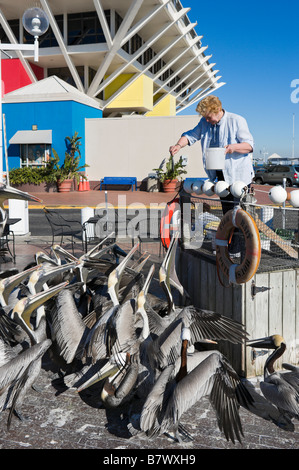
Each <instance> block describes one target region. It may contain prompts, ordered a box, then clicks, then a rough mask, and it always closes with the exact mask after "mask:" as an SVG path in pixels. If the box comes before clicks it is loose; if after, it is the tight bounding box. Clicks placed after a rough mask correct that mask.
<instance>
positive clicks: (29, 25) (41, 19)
mask: <svg viewBox="0 0 299 470" xmlns="http://www.w3.org/2000/svg"><path fill="white" fill-rule="evenodd" d="M22 21H23V26H24V28H25V29H26V31H27V32H28V33H29V34H31V35H32V36H34V44H10V43H9V44H3V43H1V41H0V56H1V52H4V51H34V62H38V38H39V36H41V35H42V34H44V33H45V32H46V31H47V29H48V28H49V20H48V17H47V15H46V13H45V12H44V11H43V10H42V9H41V8H38V7H34V8H29V9H28V10H26V11H25V13H24V14H23V19H22ZM7 171H8V168H7ZM0 183H3V128H2V72H1V57H0Z"/></svg>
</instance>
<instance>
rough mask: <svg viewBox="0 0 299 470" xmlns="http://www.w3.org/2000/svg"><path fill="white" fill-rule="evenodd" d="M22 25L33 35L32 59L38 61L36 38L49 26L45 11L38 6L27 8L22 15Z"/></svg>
mask: <svg viewBox="0 0 299 470" xmlns="http://www.w3.org/2000/svg"><path fill="white" fill-rule="evenodd" d="M22 21H23V26H24V28H25V29H26V31H27V32H28V33H29V34H31V35H32V36H34V39H35V41H34V46H35V48H34V61H35V62H37V61H38V38H39V37H40V36H41V35H42V34H44V33H45V32H46V31H47V29H48V28H49V19H48V17H47V15H46V13H45V12H44V11H43V10H42V9H41V8H38V7H34V8H28V10H26V11H25V13H24V15H23V20H22Z"/></svg>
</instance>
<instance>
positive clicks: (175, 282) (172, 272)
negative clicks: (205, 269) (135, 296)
mask: <svg viewBox="0 0 299 470" xmlns="http://www.w3.org/2000/svg"><path fill="white" fill-rule="evenodd" d="M178 237H179V234H178V233H176V234H175V235H174V236H173V237H172V239H171V241H170V244H169V247H168V249H167V252H166V255H165V257H164V260H163V262H162V264H161V266H160V269H159V280H160V285H161V287H162V289H163V291H164V293H165V294H166V298H167V301H168V312H167V313H168V314H170V313H171V312H173V311H174V310H175V305H174V299H173V295H172V292H171V286H173V287H174V288H175V289H176V290H177V291H178V292H179V293H180V294H181V296H182V304H183V305H190V303H191V299H190V296H189V294H188V292H187V291H186V290H185V288H184V287H183V286H182V284H181V282H180V281H179V278H178V276H177V272H176V269H175V263H176V260H175V258H176V252H177V245H178Z"/></svg>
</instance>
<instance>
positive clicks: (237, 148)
mask: <svg viewBox="0 0 299 470" xmlns="http://www.w3.org/2000/svg"><path fill="white" fill-rule="evenodd" d="M225 148H226V152H225V153H234V152H237V153H251V152H253V148H252V146H251V145H250V144H248V143H247V142H241V143H240V144H230V145H226V147H225Z"/></svg>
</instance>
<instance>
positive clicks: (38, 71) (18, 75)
mask: <svg viewBox="0 0 299 470" xmlns="http://www.w3.org/2000/svg"><path fill="white" fill-rule="evenodd" d="M1 64H2V84H3V85H2V86H4V90H3V91H2V96H3V94H5V93H10V92H11V91H14V90H17V89H18V88H22V87H23V86H26V85H30V83H32V81H31V79H30V77H29V76H28V74H27V72H26V71H25V69H24V67H23V65H22V63H21V61H20V60H19V59H5V60H2V62H1ZM31 67H32V70H33V72H34V73H35V76H36V78H37V79H38V80H41V79H42V78H44V70H43V69H42V68H41V67H39V66H38V65H35V64H31Z"/></svg>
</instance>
